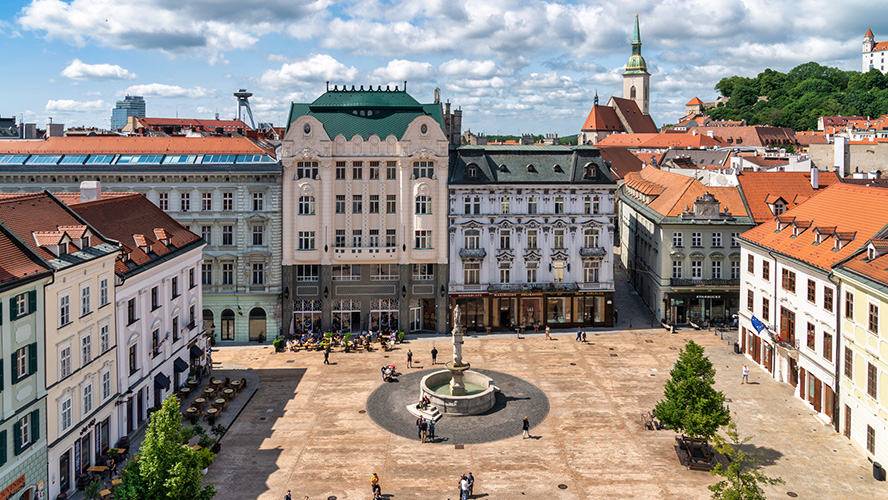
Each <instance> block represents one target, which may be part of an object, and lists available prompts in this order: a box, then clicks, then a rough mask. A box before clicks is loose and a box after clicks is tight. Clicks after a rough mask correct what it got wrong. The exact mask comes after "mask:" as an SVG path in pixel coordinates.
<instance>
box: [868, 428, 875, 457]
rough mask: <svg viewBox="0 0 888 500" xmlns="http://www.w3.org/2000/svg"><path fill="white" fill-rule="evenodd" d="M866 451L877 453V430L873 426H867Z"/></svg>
mask: <svg viewBox="0 0 888 500" xmlns="http://www.w3.org/2000/svg"><path fill="white" fill-rule="evenodd" d="M866 451H868V452H870V453H871V454H873V455H875V454H876V430H875V429H873V428H872V426H870V425H867V426H866Z"/></svg>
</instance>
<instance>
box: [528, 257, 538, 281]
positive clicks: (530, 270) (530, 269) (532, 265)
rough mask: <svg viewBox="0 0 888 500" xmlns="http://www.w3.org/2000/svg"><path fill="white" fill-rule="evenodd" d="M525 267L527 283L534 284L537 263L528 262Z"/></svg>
mask: <svg viewBox="0 0 888 500" xmlns="http://www.w3.org/2000/svg"><path fill="white" fill-rule="evenodd" d="M525 267H526V268H527V282H528V283H536V281H537V268H538V263H536V262H528V263H527V264H525Z"/></svg>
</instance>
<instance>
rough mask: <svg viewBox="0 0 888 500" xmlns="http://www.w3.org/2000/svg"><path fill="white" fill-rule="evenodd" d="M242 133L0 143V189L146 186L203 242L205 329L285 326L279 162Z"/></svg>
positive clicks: (268, 331) (238, 333)
mask: <svg viewBox="0 0 888 500" xmlns="http://www.w3.org/2000/svg"><path fill="white" fill-rule="evenodd" d="M271 154H272V151H269V149H267V148H265V147H263V145H262V144H260V143H257V142H255V141H253V140H251V139H248V138H245V137H103V138H99V137H59V138H51V139H47V140H39V141H2V142H0V192H26V191H29V190H33V188H34V186H40V187H43V188H45V189H48V190H50V191H53V192H72V193H79V192H80V183H81V181H84V180H97V181H99V182H101V184H102V186H103V189H105V190H106V191H107V192H110V193H113V192H137V193H141V194H144V195H145V196H146V197H147V198H148V199H149V200H151V201H152V202H153V203H154V204H155V205H157V206H158V207H160V209H161V210H163V211H164V212H166V213H168V214H169V215H170V216H171V217H173V219H175V220H176V221H178V222H179V223H180V224H182V225H183V226H185V227H187V228H188V229H189V230H191V231H192V232H194V233H196V234H198V235H200V236H201V237H202V238H203V239H204V240H205V241H206V242H207V245H206V246H205V247H204V250H203V263H202V264H201V269H200V280H201V283H202V284H203V287H202V289H203V290H202V291H203V294H204V296H203V311H202V312H199V314H201V315H202V317H201V319H202V320H203V327H202V328H203V329H206V330H207V333H210V334H213V335H215V339H216V341H217V342H230V341H235V342H247V341H256V340H258V339H260V338H263V337H264V338H265V339H267V340H269V341H270V340H273V339H274V337H275V336H277V334H278V333H279V332H280V331H281V330H280V328H281V319H280V314H281V312H280V301H281V295H280V294H281V291H282V289H281V265H280V263H281V222H280V220H281V205H280V199H281V198H280V193H281V191H280V190H281V185H280V184H281V166H280V163H278V162H277V160H275V159H274V157H272V156H271Z"/></svg>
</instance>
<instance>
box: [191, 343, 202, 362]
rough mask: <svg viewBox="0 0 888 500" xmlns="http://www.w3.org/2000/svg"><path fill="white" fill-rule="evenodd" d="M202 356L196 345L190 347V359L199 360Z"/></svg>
mask: <svg viewBox="0 0 888 500" xmlns="http://www.w3.org/2000/svg"><path fill="white" fill-rule="evenodd" d="M201 356H203V351H201V350H200V347H197V346H196V345H193V346H191V359H195V358H199V357H201Z"/></svg>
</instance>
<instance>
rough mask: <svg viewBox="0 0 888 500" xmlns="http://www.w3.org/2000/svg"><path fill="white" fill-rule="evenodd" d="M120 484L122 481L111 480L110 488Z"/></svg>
mask: <svg viewBox="0 0 888 500" xmlns="http://www.w3.org/2000/svg"><path fill="white" fill-rule="evenodd" d="M122 482H123V479H112V480H111V486H117V485H118V484H120V483H122Z"/></svg>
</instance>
